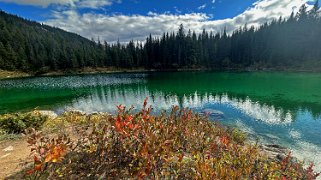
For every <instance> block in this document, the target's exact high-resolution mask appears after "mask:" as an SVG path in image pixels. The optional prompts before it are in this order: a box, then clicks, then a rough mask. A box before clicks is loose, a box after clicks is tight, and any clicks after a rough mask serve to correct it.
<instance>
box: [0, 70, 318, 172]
mask: <svg viewBox="0 0 321 180" xmlns="http://www.w3.org/2000/svg"><path fill="white" fill-rule="evenodd" d="M320 92H321V74H319V73H276V72H273V73H272V72H271V73H268V72H260V73H258V72H251V73H249V72H246V73H227V72H172V73H168V72H166V73H133V74H126V73H119V74H97V75H79V76H60V77H37V78H22V79H11V80H1V81H0V114H3V113H8V112H17V111H28V110H32V109H34V108H38V109H46V110H47V109H49V110H54V111H56V112H57V113H60V112H63V111H64V110H68V109H77V110H81V111H85V112H97V111H107V112H114V111H115V109H116V108H115V106H116V105H118V104H123V105H127V106H130V105H134V106H135V107H140V106H141V105H142V103H143V101H144V99H145V98H146V97H149V103H150V104H151V105H152V106H153V107H154V112H155V113H157V112H159V110H161V109H170V108H171V106H173V105H178V106H181V107H189V108H192V109H193V110H194V111H197V112H200V113H202V112H212V114H211V116H210V118H211V119H212V120H216V121H220V122H222V123H223V124H227V125H230V126H236V127H239V128H241V129H243V130H244V131H246V132H247V133H248V134H249V137H253V138H254V137H255V138H257V137H259V138H260V142H262V143H278V144H281V145H284V146H287V147H290V148H291V149H293V151H294V153H295V154H296V155H297V156H299V157H300V158H301V159H302V160H306V161H311V160H313V161H315V162H316V163H317V164H320V163H321V160H320V158H319V157H321V93H320ZM318 168H320V169H321V166H318Z"/></svg>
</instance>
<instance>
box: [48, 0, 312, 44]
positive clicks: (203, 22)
mask: <svg viewBox="0 0 321 180" xmlns="http://www.w3.org/2000/svg"><path fill="white" fill-rule="evenodd" d="M304 3H306V1H305V0H282V1H280V0H261V1H258V2H256V3H254V4H253V7H251V8H248V9H247V10H246V11H244V12H243V13H241V14H240V15H238V16H236V17H234V18H230V19H224V20H211V19H210V16H209V15H207V14H204V13H190V14H169V13H164V14H157V13H153V12H150V13H148V15H146V16H143V15H103V14H94V13H85V14H80V13H78V12H77V11H75V10H68V11H64V12H56V13H55V14H54V16H53V18H52V19H50V20H47V21H46V22H44V23H46V24H49V25H53V26H56V27H60V28H62V29H65V30H67V31H71V32H76V33H78V34H80V35H82V36H85V37H87V38H92V37H94V38H97V37H99V38H100V39H103V40H107V41H109V42H115V41H117V40H118V39H119V40H120V41H121V42H128V41H130V40H132V39H134V40H144V39H145V37H147V36H148V35H149V34H150V33H151V34H152V35H156V36H160V35H161V34H162V33H163V32H173V31H176V30H177V29H178V26H179V24H184V26H185V28H186V29H191V30H194V31H196V32H197V33H200V32H201V31H202V29H204V28H205V29H207V30H210V31H214V32H221V31H222V30H223V29H224V28H226V29H227V31H228V32H232V31H233V30H235V29H237V28H239V27H240V26H243V25H244V24H247V25H248V26H256V27H257V26H259V25H261V24H263V23H265V22H268V21H271V20H273V19H277V18H279V17H280V16H283V17H288V16H289V15H290V14H291V12H292V8H293V7H300V6H301V5H302V4H304Z"/></svg>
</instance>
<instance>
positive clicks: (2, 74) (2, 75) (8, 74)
mask: <svg viewBox="0 0 321 180" xmlns="http://www.w3.org/2000/svg"><path fill="white" fill-rule="evenodd" d="M28 76H31V74H28V73H25V72H20V71H6V70H1V69H0V79H7V78H18V77H28Z"/></svg>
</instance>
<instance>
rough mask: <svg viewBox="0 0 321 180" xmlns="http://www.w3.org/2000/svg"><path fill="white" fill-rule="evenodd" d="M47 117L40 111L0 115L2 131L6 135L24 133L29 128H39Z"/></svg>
mask: <svg viewBox="0 0 321 180" xmlns="http://www.w3.org/2000/svg"><path fill="white" fill-rule="evenodd" d="M46 120H47V116H43V115H41V114H40V113H39V112H38V111H33V112H28V113H15V114H4V115H0V129H1V130H0V131H2V132H6V133H10V134H11V133H22V132H24V130H26V129H27V128H39V127H40V126H41V125H42V124H43V123H44V122H45V121H46Z"/></svg>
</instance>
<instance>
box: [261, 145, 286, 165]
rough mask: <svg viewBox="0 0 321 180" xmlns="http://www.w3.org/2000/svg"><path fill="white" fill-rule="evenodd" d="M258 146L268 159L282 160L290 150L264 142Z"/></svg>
mask: <svg viewBox="0 0 321 180" xmlns="http://www.w3.org/2000/svg"><path fill="white" fill-rule="evenodd" d="M260 148H261V149H262V151H263V152H264V153H265V154H266V155H267V156H268V158H269V159H273V160H278V161H282V160H283V159H284V158H285V157H287V155H288V154H289V153H290V152H291V151H290V150H288V149H287V148H285V147H282V146H280V145H277V144H265V145H261V146H260Z"/></svg>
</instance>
